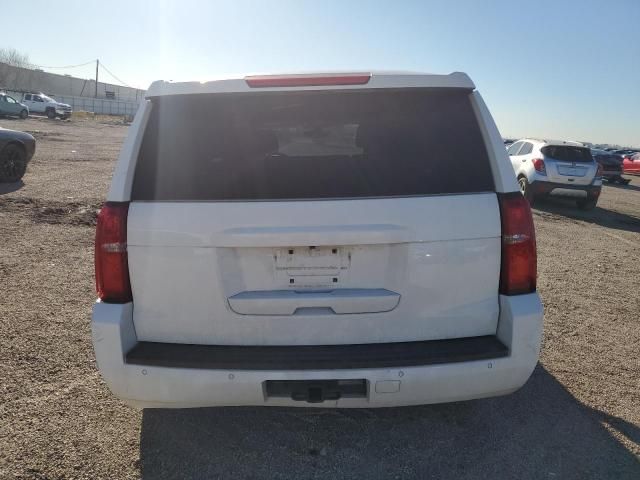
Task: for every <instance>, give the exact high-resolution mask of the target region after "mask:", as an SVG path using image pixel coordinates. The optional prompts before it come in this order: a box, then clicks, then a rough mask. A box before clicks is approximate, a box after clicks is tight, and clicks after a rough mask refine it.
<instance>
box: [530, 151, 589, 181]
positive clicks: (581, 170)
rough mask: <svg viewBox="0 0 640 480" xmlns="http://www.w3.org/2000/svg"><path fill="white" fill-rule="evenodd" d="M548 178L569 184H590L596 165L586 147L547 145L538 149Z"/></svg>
mask: <svg viewBox="0 0 640 480" xmlns="http://www.w3.org/2000/svg"><path fill="white" fill-rule="evenodd" d="M540 151H541V152H542V154H543V155H544V158H543V160H544V164H545V167H546V170H547V175H548V177H549V180H550V181H552V182H557V183H566V184H571V185H590V184H591V183H592V182H593V178H594V177H595V175H596V172H597V170H598V167H597V165H596V162H595V161H594V160H593V157H592V156H591V151H590V150H589V149H588V148H586V147H579V146H573V145H547V146H544V147H542V149H541V150H540Z"/></svg>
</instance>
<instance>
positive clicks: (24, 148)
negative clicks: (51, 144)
mask: <svg viewBox="0 0 640 480" xmlns="http://www.w3.org/2000/svg"><path fill="white" fill-rule="evenodd" d="M35 151H36V139H35V138H33V137H32V136H31V135H29V134H28V133H24V132H17V131H15V130H6V129H4V128H1V127H0V182H17V181H18V180H20V179H21V178H22V176H23V175H24V173H25V172H26V171H27V164H28V163H29V160H31V157H33V154H34V153H35Z"/></svg>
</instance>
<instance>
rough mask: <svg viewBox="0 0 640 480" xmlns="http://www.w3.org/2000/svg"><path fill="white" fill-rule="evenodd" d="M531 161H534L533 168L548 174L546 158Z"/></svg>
mask: <svg viewBox="0 0 640 480" xmlns="http://www.w3.org/2000/svg"><path fill="white" fill-rule="evenodd" d="M531 161H532V162H533V168H534V169H535V171H536V172H538V173H539V174H541V175H546V174H547V168H546V167H545V166H544V160H543V159H541V158H534V159H533V160H531Z"/></svg>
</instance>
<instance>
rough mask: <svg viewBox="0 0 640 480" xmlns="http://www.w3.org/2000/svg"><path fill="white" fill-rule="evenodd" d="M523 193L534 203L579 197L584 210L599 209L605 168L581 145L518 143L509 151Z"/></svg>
mask: <svg viewBox="0 0 640 480" xmlns="http://www.w3.org/2000/svg"><path fill="white" fill-rule="evenodd" d="M507 153H508V154H509V157H510V158H511V165H512V166H513V169H514V171H515V173H516V177H517V178H518V184H519V185H520V191H521V192H522V194H523V195H524V196H525V197H526V198H527V200H529V203H533V202H534V201H535V199H536V198H537V197H540V196H544V195H557V196H563V197H571V198H575V199H576V202H577V204H578V207H580V208H581V209H584V210H591V209H593V208H595V206H596V203H597V202H598V197H599V196H600V189H601V188H602V169H601V167H600V166H599V164H598V163H597V162H596V161H595V160H594V159H593V157H592V156H591V150H589V148H587V147H585V146H584V145H582V144H581V143H578V142H568V141H563V140H536V139H532V138H525V139H523V140H518V141H517V142H515V143H514V144H513V145H511V146H510V147H509V149H508V150H507Z"/></svg>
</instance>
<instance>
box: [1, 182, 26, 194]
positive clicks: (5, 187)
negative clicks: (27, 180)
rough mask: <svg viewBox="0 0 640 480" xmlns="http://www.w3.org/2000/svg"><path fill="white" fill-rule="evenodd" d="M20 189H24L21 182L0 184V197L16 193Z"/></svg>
mask: <svg viewBox="0 0 640 480" xmlns="http://www.w3.org/2000/svg"><path fill="white" fill-rule="evenodd" d="M22 187H24V182H23V181H22V180H18V181H17V182H11V183H0V195H4V194H5V193H13V192H17V191H18V190H20V189H21V188H22Z"/></svg>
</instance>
